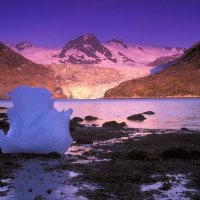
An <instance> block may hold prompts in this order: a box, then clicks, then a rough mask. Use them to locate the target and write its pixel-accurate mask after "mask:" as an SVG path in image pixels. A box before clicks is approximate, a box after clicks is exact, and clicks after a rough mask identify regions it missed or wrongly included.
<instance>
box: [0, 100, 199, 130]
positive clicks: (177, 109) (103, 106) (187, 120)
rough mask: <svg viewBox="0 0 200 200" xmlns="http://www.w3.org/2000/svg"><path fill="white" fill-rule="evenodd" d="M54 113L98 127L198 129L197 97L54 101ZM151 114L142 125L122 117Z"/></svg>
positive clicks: (1, 102)
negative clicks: (92, 118) (69, 110)
mask: <svg viewBox="0 0 200 200" xmlns="http://www.w3.org/2000/svg"><path fill="white" fill-rule="evenodd" d="M0 106H6V107H11V106H12V103H11V101H0ZM55 107H56V108H57V109H58V110H63V109H67V108H72V109H73V110H74V112H73V114H72V117H75V116H77V117H85V116H86V115H93V116H96V117H99V118H100V119H101V120H98V121H94V122H93V123H95V124H98V125H101V124H102V123H103V122H105V121H109V120H116V121H118V122H122V121H125V122H126V123H127V124H128V126H130V127H135V128H169V129H180V128H182V127H187V128H191V129H200V98H193V99H192V98H182V99H116V100H57V101H56V102H55ZM148 110H151V111H154V112H155V113H156V114H155V115H152V116H151V115H146V117H147V119H146V120H145V121H143V122H131V121H127V120H126V117H127V116H129V115H132V114H137V113H141V112H145V111H148Z"/></svg>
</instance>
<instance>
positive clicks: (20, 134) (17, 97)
mask: <svg viewBox="0 0 200 200" xmlns="http://www.w3.org/2000/svg"><path fill="white" fill-rule="evenodd" d="M9 96H10V98H11V100H12V101H13V107H12V108H9V109H8V111H7V114H8V118H9V121H10V129H9V131H8V133H7V135H5V134H4V132H3V131H2V130H0V148H1V150H2V152H3V153H36V154H48V153H50V152H58V153H59V154H64V153H65V152H66V151H67V149H68V148H69V147H70V145H71V144H72V142H73V140H72V137H71V135H70V132H69V121H70V115H71V114H72V112H73V110H72V109H71V108H70V109H68V110H67V111H64V110H63V111H62V112H59V111H57V110H56V108H54V99H52V98H51V96H52V94H51V92H50V91H48V90H47V89H45V88H32V87H28V86H19V87H17V88H15V89H14V90H13V91H12V92H11V93H10V94H9Z"/></svg>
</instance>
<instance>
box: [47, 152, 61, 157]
mask: <svg viewBox="0 0 200 200" xmlns="http://www.w3.org/2000/svg"><path fill="white" fill-rule="evenodd" d="M47 157H48V158H52V159H57V158H60V157H61V155H60V154H59V153H57V152H50V153H48V154H47Z"/></svg>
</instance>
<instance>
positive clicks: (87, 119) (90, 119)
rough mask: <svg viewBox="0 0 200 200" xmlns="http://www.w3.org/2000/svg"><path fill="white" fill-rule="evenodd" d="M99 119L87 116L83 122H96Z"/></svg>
mask: <svg viewBox="0 0 200 200" xmlns="http://www.w3.org/2000/svg"><path fill="white" fill-rule="evenodd" d="M97 119H99V118H98V117H94V116H91V115H88V116H86V117H85V120H86V121H93V120H97Z"/></svg>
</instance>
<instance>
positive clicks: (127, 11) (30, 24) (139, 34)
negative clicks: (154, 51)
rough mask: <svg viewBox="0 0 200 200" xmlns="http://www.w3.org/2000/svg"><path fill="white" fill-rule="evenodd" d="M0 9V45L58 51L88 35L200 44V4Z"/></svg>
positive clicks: (58, 3)
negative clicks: (19, 44)
mask: <svg viewBox="0 0 200 200" xmlns="http://www.w3.org/2000/svg"><path fill="white" fill-rule="evenodd" d="M0 8H1V11H0V25H1V26H0V40H1V41H11V42H20V41H31V42H32V43H34V44H38V45H44V46H52V47H57V46H63V45H64V44H65V43H66V42H67V41H69V40H70V39H74V38H76V37H77V36H79V35H83V34H86V33H94V34H95V35H96V36H97V38H98V39H99V40H100V41H101V42H105V41H107V40H110V39H112V38H119V39H122V40H123V41H125V42H127V43H141V44H155V45H163V44H166V45H170V46H182V47H189V46H191V45H192V44H193V43H194V42H197V41H199V40H200V25H199V24H200V0H0Z"/></svg>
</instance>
